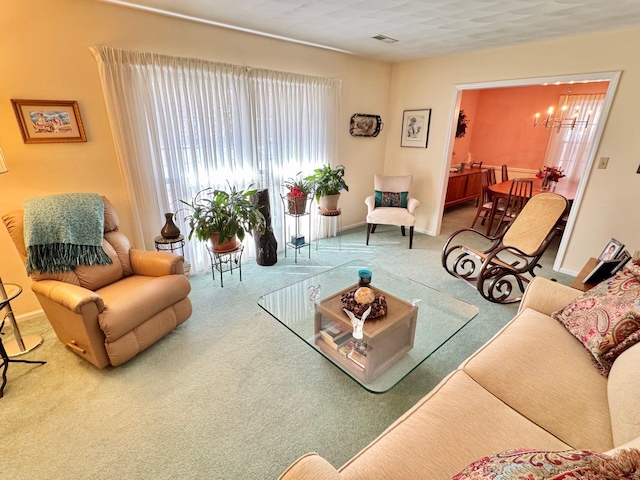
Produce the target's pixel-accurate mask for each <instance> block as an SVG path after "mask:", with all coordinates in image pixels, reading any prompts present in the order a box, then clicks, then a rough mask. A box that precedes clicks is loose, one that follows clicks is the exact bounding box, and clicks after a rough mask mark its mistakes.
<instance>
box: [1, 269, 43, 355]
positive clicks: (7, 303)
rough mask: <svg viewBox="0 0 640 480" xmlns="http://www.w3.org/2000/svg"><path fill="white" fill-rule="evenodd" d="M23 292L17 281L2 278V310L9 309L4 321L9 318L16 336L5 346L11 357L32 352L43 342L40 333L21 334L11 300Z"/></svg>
mask: <svg viewBox="0 0 640 480" xmlns="http://www.w3.org/2000/svg"><path fill="white" fill-rule="evenodd" d="M21 293H22V287H21V286H20V285H16V284H15V283H2V280H0V311H2V310H3V309H6V310H7V313H6V314H5V316H4V318H3V319H2V322H3V323H4V321H5V320H6V319H7V318H8V319H9V322H10V323H11V328H12V329H13V337H14V339H13V340H10V341H9V342H7V343H6V345H5V346H4V348H5V349H6V351H7V355H8V356H9V357H17V356H18V355H22V354H24V353H27V352H30V351H31V350H33V349H34V348H36V347H38V346H40V345H41V344H42V342H43V339H42V337H41V336H40V335H26V336H24V337H23V336H22V335H21V334H20V329H19V328H18V323H17V322H16V318H15V316H14V315H13V310H12V309H11V300H13V299H15V298H16V297H17V296H18V295H20V294H21Z"/></svg>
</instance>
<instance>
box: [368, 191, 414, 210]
mask: <svg viewBox="0 0 640 480" xmlns="http://www.w3.org/2000/svg"><path fill="white" fill-rule="evenodd" d="M408 196H409V192H381V191H380V190H374V199H375V206H376V207H400V208H407V197H408Z"/></svg>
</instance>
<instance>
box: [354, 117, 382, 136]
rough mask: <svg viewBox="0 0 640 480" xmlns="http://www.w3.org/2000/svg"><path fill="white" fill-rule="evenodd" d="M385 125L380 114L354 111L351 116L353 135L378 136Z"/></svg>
mask: <svg viewBox="0 0 640 480" xmlns="http://www.w3.org/2000/svg"><path fill="white" fill-rule="evenodd" d="M383 126H384V123H382V118H380V115H370V114H368V113H354V114H353V116H352V117H351V126H350V127H349V133H350V134H351V136H352V137H377V136H378V134H379V133H380V130H382V127H383Z"/></svg>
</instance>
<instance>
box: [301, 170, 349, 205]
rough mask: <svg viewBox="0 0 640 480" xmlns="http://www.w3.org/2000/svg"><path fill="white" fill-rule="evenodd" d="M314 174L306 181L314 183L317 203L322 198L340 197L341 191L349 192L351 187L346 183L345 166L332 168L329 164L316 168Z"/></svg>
mask: <svg viewBox="0 0 640 480" xmlns="http://www.w3.org/2000/svg"><path fill="white" fill-rule="evenodd" d="M313 172H314V173H313V175H310V176H308V177H306V178H305V180H307V181H309V182H312V183H313V191H314V194H315V196H316V200H317V201H320V197H325V196H327V195H338V194H339V193H340V191H341V190H345V191H347V192H348V191H349V187H348V186H347V184H346V183H345V181H344V166H343V165H338V166H337V167H335V168H332V167H331V164H330V163H328V164H327V165H324V166H322V167H321V168H316V169H315V170H314V171H313Z"/></svg>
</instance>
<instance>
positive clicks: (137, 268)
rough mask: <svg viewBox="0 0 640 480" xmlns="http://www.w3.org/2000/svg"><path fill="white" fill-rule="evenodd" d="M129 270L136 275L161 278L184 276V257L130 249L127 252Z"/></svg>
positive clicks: (169, 253)
mask: <svg viewBox="0 0 640 480" xmlns="http://www.w3.org/2000/svg"><path fill="white" fill-rule="evenodd" d="M129 258H130V259H131V269H132V270H133V273H135V274H136V275H144V276H147V277H162V276H164V275H182V274H184V257H183V256H182V255H178V254H177V253H171V252H149V251H147V250H138V249H136V248H132V249H131V250H129Z"/></svg>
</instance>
